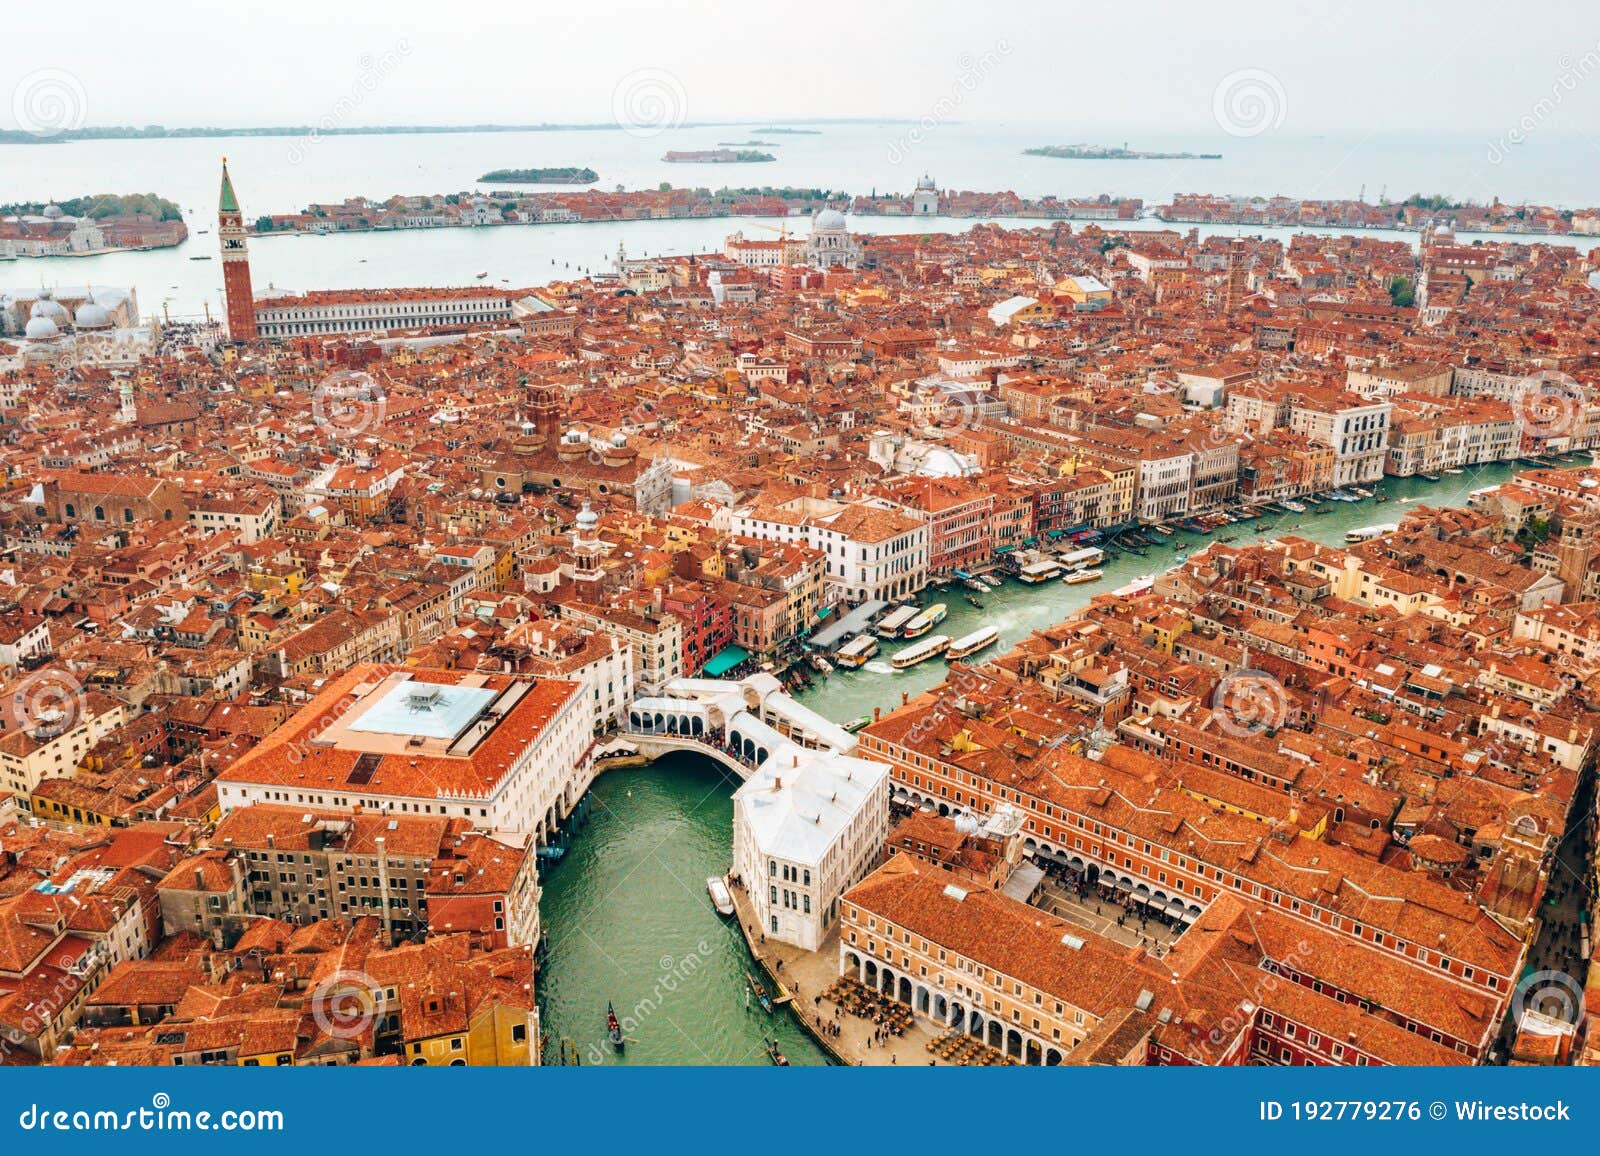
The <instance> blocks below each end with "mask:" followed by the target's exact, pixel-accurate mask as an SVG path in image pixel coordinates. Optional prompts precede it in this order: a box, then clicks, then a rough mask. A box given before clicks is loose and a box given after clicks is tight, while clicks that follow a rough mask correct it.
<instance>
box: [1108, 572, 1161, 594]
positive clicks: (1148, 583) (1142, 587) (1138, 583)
mask: <svg viewBox="0 0 1600 1156" xmlns="http://www.w3.org/2000/svg"><path fill="white" fill-rule="evenodd" d="M1155 584H1156V576H1155V575H1154V574H1141V575H1139V576H1138V577H1137V578H1135V579H1134V580H1133V581H1132V582H1129V583H1128V584H1127V585H1126V586H1118V587H1117V588H1116V589H1115V590H1113V591H1112V592H1111V593H1112V594H1114V595H1116V596H1117V597H1118V598H1134V597H1137V596H1138V595H1140V594H1147V593H1149V592H1150V590H1152V589H1153V588H1154V587H1155Z"/></svg>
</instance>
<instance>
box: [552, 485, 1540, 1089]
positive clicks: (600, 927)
mask: <svg viewBox="0 0 1600 1156" xmlns="http://www.w3.org/2000/svg"><path fill="white" fill-rule="evenodd" d="M1516 468H1517V467H1515V466H1509V465H1502V466H1493V467H1487V468H1478V469H1474V470H1469V471H1467V472H1466V473H1462V474H1447V475H1445V476H1444V477H1442V478H1441V479H1440V480H1439V481H1438V482H1427V481H1424V480H1422V479H1420V478H1411V479H1400V480H1388V481H1385V482H1383V483H1382V484H1381V485H1380V486H1379V487H1378V492H1379V493H1382V494H1385V495H1387V496H1388V501H1386V502H1383V503H1379V502H1376V501H1372V500H1368V501H1363V502H1351V503H1339V502H1324V503H1323V504H1322V505H1321V506H1320V507H1315V506H1314V507H1311V510H1315V509H1319V508H1320V509H1328V510H1331V512H1330V513H1327V514H1315V513H1312V512H1311V510H1308V511H1307V512H1306V513H1305V514H1283V513H1279V514H1275V515H1271V516H1268V517H1265V518H1262V519H1259V520H1257V521H1254V522H1241V523H1236V524H1234V525H1231V526H1227V527H1223V528H1221V529H1219V530H1217V531H1215V532H1214V533H1213V534H1212V535H1210V536H1208V537H1204V536H1199V535H1194V534H1180V535H1178V536H1177V537H1176V538H1175V539H1174V540H1173V544H1169V545H1158V546H1154V547H1151V548H1150V549H1149V551H1148V553H1147V554H1146V555H1145V556H1144V557H1138V556H1136V555H1132V554H1125V555H1123V556H1122V557H1120V558H1118V559H1116V560H1115V561H1113V562H1111V563H1109V564H1107V565H1106V566H1105V568H1104V569H1105V578H1104V579H1102V580H1101V581H1100V582H1097V583H1094V584H1092V585H1085V586H1063V585H1062V584H1061V583H1059V582H1047V583H1044V584H1042V585H1039V586H1023V585H1021V584H1020V583H1018V582H1015V581H1008V582H1006V584H1005V585H1004V587H1003V588H1002V589H1001V590H1000V591H997V592H995V593H993V594H986V595H980V596H979V598H980V599H981V600H982V601H983V603H984V608H983V609H982V610H979V609H975V608H974V607H972V606H970V605H968V604H967V602H966V601H965V600H964V599H963V598H962V593H963V592H964V590H963V589H962V588H952V589H951V590H949V591H947V592H946V593H945V594H942V595H940V594H928V595H924V597H923V598H922V599H921V601H922V604H923V605H928V604H930V603H932V602H934V601H944V602H945V603H946V604H947V605H948V606H949V610H950V616H949V618H948V619H946V621H945V622H944V624H943V625H942V626H940V627H939V631H940V632H941V633H944V634H949V635H952V636H954V637H960V636H961V635H963V634H967V633H970V632H971V631H973V630H976V629H978V628H979V627H981V626H986V625H993V626H998V627H999V628H1000V640H999V642H998V643H997V644H996V645H995V646H994V647H993V648H992V649H990V650H988V651H986V652H985V653H984V654H983V655H980V656H978V657H977V659H976V660H977V661H981V660H982V659H983V658H987V657H992V656H994V655H997V654H1003V653H1004V652H1005V651H1006V650H1007V649H1009V648H1010V647H1011V646H1012V645H1013V644H1014V643H1016V642H1018V641H1019V640H1021V639H1022V638H1024V637H1026V636H1027V634H1028V633H1029V632H1030V631H1033V630H1037V629H1039V628H1040V627H1043V626H1047V625H1049V624H1051V623H1054V622H1058V621H1060V620H1061V619H1063V618H1065V617H1066V616H1067V615H1068V614H1070V613H1071V612H1072V611H1074V610H1076V609H1077V608H1079V607H1081V606H1083V605H1085V604H1087V603H1088V601H1089V599H1090V598H1091V597H1092V596H1093V595H1094V594H1096V593H1101V592H1108V591H1110V590H1112V589H1114V588H1115V587H1118V586H1121V585H1122V584H1123V583H1125V582H1127V581H1129V580H1131V579H1132V578H1134V577H1136V576H1138V575H1140V574H1145V573H1156V572H1159V571H1161V570H1164V569H1167V568H1169V567H1171V566H1172V565H1173V559H1174V556H1175V555H1177V554H1184V553H1194V552H1195V551H1197V550H1200V549H1203V548H1204V547H1205V545H1206V544H1207V543H1208V542H1211V541H1215V540H1217V539H1218V538H1219V537H1221V536H1222V535H1232V536H1233V543H1234V544H1241V543H1244V542H1249V541H1258V540H1262V539H1267V538H1272V537H1276V536H1279V535H1283V534H1299V535H1302V536H1304V537H1307V538H1312V539H1315V540H1317V541H1320V542H1326V543H1342V542H1343V541H1344V535H1345V531H1347V530H1351V529H1355V528H1357V527H1361V526H1370V525H1374V524H1378V523H1383V522H1398V521H1399V520H1400V519H1401V517H1402V516H1403V515H1404V513H1405V511H1407V510H1408V509H1410V508H1411V507H1412V506H1414V505H1416V504H1417V503H1418V502H1423V503H1426V504H1428V505H1434V506H1460V505H1465V504H1466V500H1467V496H1468V494H1470V493H1471V491H1473V490H1475V489H1479V488H1482V487H1484V486H1492V485H1496V484H1498V483H1500V482H1502V481H1505V480H1506V479H1508V478H1509V477H1510V476H1511V474H1512V473H1513V472H1514V471H1515V469H1516ZM896 649H897V646H891V645H888V644H885V646H884V649H883V652H882V653H880V654H879V655H878V656H877V657H876V658H875V659H873V661H872V662H871V663H869V664H868V665H867V666H866V667H863V668H862V669H861V670H856V671H836V672H835V673H834V674H832V675H830V676H828V678H827V679H825V680H823V679H818V680H817V681H816V683H815V684H814V685H813V686H812V687H811V689H809V690H808V691H806V692H804V693H803V694H802V695H801V698H802V700H803V701H805V702H806V703H808V704H809V705H810V706H811V707H813V708H814V709H817V710H819V711H821V712H822V713H823V714H825V715H827V716H828V717H829V718H832V719H834V720H835V721H839V722H843V721H845V720H847V719H850V718H853V717H855V716H857V715H863V714H870V713H871V712H872V709H873V708H874V707H885V708H887V707H891V706H894V705H896V704H898V703H899V701H900V697H901V695H902V694H916V693H918V692H920V691H923V690H926V689H928V688H929V687H932V686H935V685H937V684H938V683H939V682H941V681H942V680H943V678H944V675H945V664H944V663H943V662H941V661H937V660H935V661H930V662H926V663H923V664H922V665H920V666H917V667H913V668H912V669H910V670H907V671H896V670H894V669H893V668H892V667H890V666H889V663H888V658H889V656H890V655H891V654H892V653H893V652H894V650H896ZM736 786H737V783H735V782H734V781H733V780H732V778H731V777H730V776H728V775H727V774H726V773H725V772H724V771H723V770H722V768H721V767H719V766H718V765H717V764H715V763H713V762H711V761H710V760H708V759H702V758H698V757H696V756H691V755H673V756H671V757H670V758H666V759H662V760H661V761H659V762H657V763H655V764H653V765H651V766H650V767H647V768H643V769H640V770H619V771H613V772H610V773H608V774H606V775H603V776H601V778H600V779H599V780H598V781H597V782H596V783H595V786H594V788H593V790H592V791H591V792H590V796H589V797H590V814H589V819H588V822H587V825H586V826H584V827H583V828H581V829H580V831H579V832H578V834H577V836H576V838H575V839H573V841H572V842H571V844H570V845H569V849H568V851H567V854H566V856H565V858H564V859H562V860H561V862H560V863H559V864H557V865H556V867H555V868H554V869H553V871H551V873H550V874H549V876H548V877H547V878H546V880H545V883H544V899H543V903H542V910H543V916H544V926H545V930H546V931H547V932H548V933H549V937H550V945H549V950H548V953H547V956H546V959H545V963H544V967H543V970H542V971H541V973H540V976H539V994H540V999H541V1001H542V1003H543V1005H544V1009H545V1021H544V1026H545V1031H546V1033H547V1034H548V1036H549V1043H548V1046H547V1049H546V1053H545V1054H546V1060H545V1062H546V1063H552V1064H554V1063H559V1062H561V1057H562V1054H563V1049H564V1050H565V1054H566V1055H567V1056H568V1062H571V1057H572V1056H573V1055H576V1056H577V1057H578V1058H579V1059H580V1060H581V1062H582V1063H585V1064H593V1063H600V1064H731V1065H738V1064H765V1063H767V1062H768V1061H767V1058H766V1054H765V1052H764V1050H763V1047H762V1040H763V1038H774V1037H775V1038H777V1040H778V1041H779V1046H780V1047H781V1048H782V1049H783V1052H784V1054H785V1055H787V1056H788V1057H789V1060H790V1062H791V1063H794V1064H797V1065H798V1064H820V1063H823V1062H825V1060H824V1056H823V1054H822V1052H821V1050H820V1049H819V1048H818V1047H817V1046H816V1045H815V1044H814V1043H813V1042H812V1041H811V1040H810V1038H809V1037H807V1036H806V1035H805V1034H804V1033H803V1032H802V1031H801V1030H800V1029H799V1027H798V1026H796V1024H795V1023H794V1020H793V1018H792V1017H791V1016H790V1015H788V1014H787V1013H785V1012H779V1013H777V1014H774V1015H767V1014H765V1013H763V1012H762V1011H761V1010H760V1008H759V1007H757V1008H754V1009H751V1008H749V1007H748V1006H747V999H746V992H747V990H748V985H747V983H746V980H745V973H746V971H747V970H748V969H749V968H750V967H751V960H750V957H749V953H748V952H747V951H746V949H745V946H744V941H743V939H742V937H741V936H740V934H739V930H738V928H737V927H736V926H735V925H734V923H733V922H732V921H731V920H724V919H722V918H720V917H719V916H718V915H717V914H716V912H715V911H714V910H712V907H711V904H710V901H709V899H708V897H707V895H706V887H705V881H706V878H707V876H710V875H720V874H722V873H723V872H725V871H726V870H727V869H728V867H729V864H730V862H731V860H732V841H733V840H732V835H733V832H732V827H733V803H732V794H733V790H734V788H735V787H736ZM607 1000H610V1001H611V1002H612V1003H613V1004H614V1005H615V1007H616V1011H617V1015H618V1016H619V1017H620V1018H621V1019H622V1020H623V1021H624V1025H625V1030H626V1033H627V1035H628V1036H629V1037H630V1038H631V1040H632V1041H633V1042H630V1043H629V1044H628V1046H627V1050H626V1051H625V1052H624V1053H623V1054H620V1055H618V1054H616V1053H614V1052H613V1051H612V1049H611V1046H610V1043H609V1042H608V1041H607V1039H606V1034H605V1011H606V1001H607Z"/></svg>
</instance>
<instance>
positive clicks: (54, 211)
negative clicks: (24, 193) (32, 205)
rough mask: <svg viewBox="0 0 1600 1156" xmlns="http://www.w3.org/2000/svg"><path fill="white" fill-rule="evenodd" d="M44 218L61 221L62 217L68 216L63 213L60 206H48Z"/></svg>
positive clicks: (45, 208)
mask: <svg viewBox="0 0 1600 1156" xmlns="http://www.w3.org/2000/svg"><path fill="white" fill-rule="evenodd" d="M44 216H45V217H46V218H47V219H49V220H52V221H59V220H60V219H61V218H62V217H64V216H66V213H64V212H62V211H61V206H60V205H46V206H45V207H44Z"/></svg>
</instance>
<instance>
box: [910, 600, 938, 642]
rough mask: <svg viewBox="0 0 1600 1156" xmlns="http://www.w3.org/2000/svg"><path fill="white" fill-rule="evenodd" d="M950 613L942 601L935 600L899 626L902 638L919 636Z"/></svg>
mask: <svg viewBox="0 0 1600 1156" xmlns="http://www.w3.org/2000/svg"><path fill="white" fill-rule="evenodd" d="M949 613H950V611H949V608H948V607H947V606H945V604H944V603H943V602H935V603H934V604H933V605H932V606H930V607H928V608H927V609H926V610H921V611H918V612H917V613H916V614H915V615H913V616H912V617H911V619H910V621H908V622H907V623H906V624H905V625H904V626H903V627H901V628H900V637H902V638H921V637H922V636H923V635H924V634H926V633H928V631H930V630H932V629H933V628H934V627H935V626H937V625H939V623H941V622H943V621H944V620H945V617H946V616H947V615H948V614H949Z"/></svg>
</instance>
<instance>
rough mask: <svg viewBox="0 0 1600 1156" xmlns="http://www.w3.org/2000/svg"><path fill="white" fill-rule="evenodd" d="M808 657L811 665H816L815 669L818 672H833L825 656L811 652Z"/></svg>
mask: <svg viewBox="0 0 1600 1156" xmlns="http://www.w3.org/2000/svg"><path fill="white" fill-rule="evenodd" d="M809 657H810V661H811V665H812V666H814V667H816V669H817V670H818V672H819V673H822V674H832V673H833V667H831V666H830V665H828V660H827V659H826V658H823V657H822V655H820V654H813V655H810V656H809Z"/></svg>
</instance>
